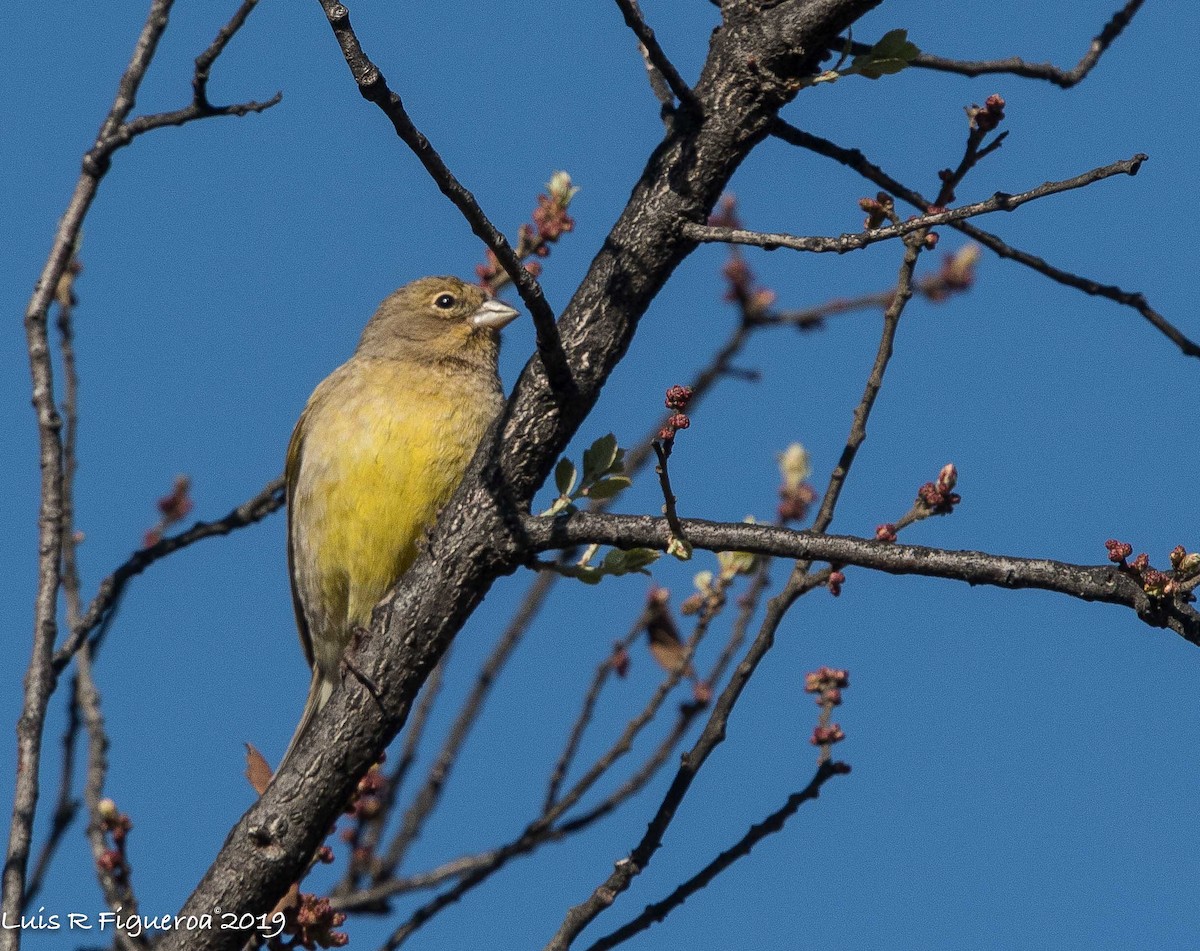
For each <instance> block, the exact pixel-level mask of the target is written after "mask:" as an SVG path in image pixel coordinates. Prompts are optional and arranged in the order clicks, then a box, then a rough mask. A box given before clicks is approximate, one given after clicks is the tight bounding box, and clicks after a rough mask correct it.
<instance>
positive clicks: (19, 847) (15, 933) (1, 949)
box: [0, 0, 265, 951]
mask: <svg viewBox="0 0 1200 951" xmlns="http://www.w3.org/2000/svg"><path fill="white" fill-rule="evenodd" d="M172 2H173V0H154V2H153V3H152V4H151V7H150V11H149V13H148V14H147V15H146V21H145V23H144V24H143V26H142V31H141V34H140V35H139V37H138V40H137V44H136V45H135V47H134V51H133V56H132V57H131V58H130V61H129V65H128V66H127V67H126V69H125V73H124V74H123V75H122V77H121V80H120V83H119V84H118V86H117V94H116V97H115V98H114V100H113V104H112V107H111V108H110V109H109V112H108V115H107V116H106V117H105V120H104V122H103V123H102V125H101V127H100V131H99V133H98V135H97V137H96V142H95V144H94V145H93V146H92V148H91V149H90V150H89V151H88V152H87V154H86V155H85V156H84V158H83V170H82V173H81V175H80V176H79V180H78V182H77V183H76V185H75V191H74V193H73V194H72V196H71V199H70V201H69V202H68V204H67V209H66V212H65V213H64V214H63V217H62V219H61V220H60V222H59V225H58V230H57V231H56V233H55V236H54V242H53V244H52V246H51V249H50V254H49V256H48V257H47V259H46V264H45V265H44V267H43V268H42V274H41V277H40V278H39V279H38V282H37V284H36V285H35V286H34V290H33V294H32V296H31V297H30V299H29V304H28V306H27V307H26V310H25V334H26V341H27V345H28V349H29V366H30V375H31V377H32V383H33V405H34V411H35V413H36V415H37V425H38V446H39V459H40V462H41V476H42V478H41V502H40V506H39V512H38V526H39V527H38V586H37V596H36V598H35V606H34V624H33V630H34V634H33V650H32V655H31V658H30V662H29V668H28V673H27V675H26V687H25V699H24V704H23V707H22V710H21V717H20V720H19V721H18V724H17V757H18V762H19V764H20V768H19V769H18V770H17V782H16V790H15V792H14V795H13V816H12V823H11V825H10V832H9V840H8V852H7V856H6V860H5V864H4V873H3V879H2V881H3V885H2V896H0V915H3V916H6V917H7V918H8V920H13V919H14V917H15V916H16V915H17V914H18V913H19V910H20V907H21V903H22V901H23V898H24V891H25V875H26V871H27V867H28V863H29V851H30V845H31V841H32V831H31V830H32V824H33V817H34V814H35V812H36V809H37V799H38V772H39V767H40V763H41V744H42V727H43V724H44V722H45V717H46V707H47V704H48V703H49V699H50V694H51V693H52V692H53V691H54V687H55V683H56V679H57V671H56V670H55V668H54V665H53V659H52V654H53V650H54V640H55V637H56V633H57V621H56V617H55V615H56V612H57V607H58V589H59V583H60V580H61V579H60V573H59V570H60V569H59V560H60V557H61V554H62V539H63V530H62V512H63V464H62V458H61V454H62V439H61V434H60V429H61V427H62V421H61V419H60V418H59V415H58V411H57V409H56V408H55V401H54V383H53V373H52V370H51V361H50V348H49V339H48V336H47V329H46V324H47V315H48V312H49V307H50V301H51V300H52V298H53V295H54V293H55V290H56V289H57V288H58V284H59V281H60V280H61V278H62V276H63V274H64V272H65V271H66V268H67V266H68V264H69V263H70V261H71V256H72V254H73V253H74V249H75V245H76V243H77V241H78V238H79V233H80V230H81V228H82V226H83V220H84V218H85V217H86V216H87V213H88V209H89V208H90V207H91V204H92V201H93V200H94V198H95V196H96V191H97V189H98V187H99V184H100V180H101V179H102V178H103V177H104V174H105V172H106V171H107V170H108V167H109V165H110V164H111V161H112V155H113V153H114V152H115V151H117V149H119V148H121V147H122V146H124V145H127V144H128V143H129V142H130V141H132V140H133V139H134V138H135V137H136V136H137V135H139V134H140V133H141V132H144V131H148V129H149V128H155V127H156V126H154V125H153V124H146V123H142V124H140V125H139V124H138V123H139V122H140V120H134V121H133V122H127V121H126V119H127V117H128V116H129V113H130V112H131V111H132V110H133V107H134V104H135V101H136V98H137V92H138V89H139V87H140V86H141V83H142V79H143V77H144V76H145V75H146V70H147V69H148V68H149V66H150V61H151V60H152V59H153V58H154V53H155V50H156V49H157V48H158V42H159V40H160V39H161V38H162V34H163V31H164V30H165V29H166V27H167V20H168V16H169V14H170V10H171V6H172ZM243 19H244V18H243ZM219 52H220V50H217V51H216V52H215V53H214V54H213V59H216V56H217V55H218V54H219ZM210 65H211V64H210ZM263 108H265V106H264V107H263ZM185 111H186V110H185ZM190 118H202V116H199V115H197V116H194V117H192V116H189V117H188V118H187V119H183V120H182V121H188V120H189V119H190ZM176 124H177V123H176ZM20 940H21V939H20V932H19V930H11V929H5V930H3V931H2V932H0V951H9V949H15V948H17V947H18V946H19V944H20Z"/></svg>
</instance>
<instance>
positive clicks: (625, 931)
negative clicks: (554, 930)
mask: <svg viewBox="0 0 1200 951" xmlns="http://www.w3.org/2000/svg"><path fill="white" fill-rule="evenodd" d="M846 772H848V769H847V767H846V766H845V765H844V764H842V763H834V762H831V761H826V762H824V763H822V764H821V765H820V766H819V767H818V768H817V772H816V774H815V775H814V776H813V778H812V779H811V780H810V781H809V784H808V785H807V786H805V787H804V788H803V789H801V790H800V791H799V792H794V793H792V794H791V795H790V796H789V797H788V799H787V802H785V803H784V804H783V805H782V806H781V807H780V808H779V809H777V810H776V811H775V812H773V813H771V814H770V815H769V816H767V817H766V818H765V819H763V820H762V822H759V823H756V824H755V825H753V826H751V827H750V830H749V831H748V832H747V833H746V834H745V835H744V836H742V837H741V838H740V839H739V840H738V841H737V842H736V843H734V844H733V845H731V846H730V847H729V848H728V849H726V850H725V851H724V852H722V853H721V854H720V855H718V856H717V857H716V858H715V859H713V860H712V861H711V862H709V863H708V864H707V865H706V866H704V868H702V869H701V870H700V871H699V872H697V873H696V874H695V875H693V876H692V877H691V878H689V879H688V880H687V881H685V882H684V883H683V884H681V885H680V886H679V887H678V888H676V889H675V890H674V891H672V892H671V894H670V895H668V896H667V897H666V898H664V899H663V900H662V901H658V902H654V903H653V904H651V905H647V906H646V908H645V909H644V910H643V911H642V913H641V914H640V915H638V916H637V917H635V918H633V919H631V920H630V921H628V922H626V923H625V924H623V925H622V926H621V927H620V928H617V929H616V930H615V931H612V932H610V933H608V934H606V935H605V936H604V937H602V938H600V939H599V940H598V941H596V942H594V943H593V944H592V945H590V946H589V947H588V949H587V951H608V949H609V948H615V947H616V946H617V945H619V944H623V943H624V942H626V941H628V940H629V939H630V938H632V937H633V936H634V935H635V934H639V933H641V932H643V931H645V930H646V929H647V928H649V927H650V926H651V925H653V924H658V923H661V922H663V921H665V920H666V917H667V915H669V914H670V913H671V912H672V911H674V910H675V909H676V908H678V907H679V906H680V905H682V904H683V903H684V902H685V901H687V900H688V899H689V898H691V897H692V895H694V894H696V892H698V891H700V890H701V889H702V888H704V887H706V886H707V885H708V884H709V883H710V882H711V881H712V880H713V879H714V878H716V877H717V876H718V875H720V874H721V873H722V872H724V871H725V870H726V869H727V868H729V867H730V866H731V865H733V863H734V862H736V861H738V859H743V858H745V857H746V856H747V855H749V854H750V850H751V849H753V848H754V846H756V845H757V844H758V843H759V842H761V841H762V840H763V839H765V838H766V837H767V836H769V835H774V834H775V833H776V832H779V831H781V830H782V829H783V827H784V824H785V823H786V822H787V821H788V819H790V818H791V817H792V816H794V815H795V814H796V813H797V812H798V811H799V810H800V807H801V806H802V805H804V804H805V803H806V802H811V801H812V800H814V799H817V798H818V797H819V796H820V795H821V787H822V786H824V785H825V784H826V783H827V782H828V781H829V780H830V779H832V778H833V777H834V776H840V775H844V774H845V773H846Z"/></svg>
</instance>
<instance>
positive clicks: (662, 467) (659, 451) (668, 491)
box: [654, 439, 687, 547]
mask: <svg viewBox="0 0 1200 951" xmlns="http://www.w3.org/2000/svg"><path fill="white" fill-rule="evenodd" d="M673 444H674V441H673V440H662V439H656V440H654V454H655V455H656V456H657V457H658V465H657V466H656V467H655V469H654V471H655V472H656V473H658V484H659V487H660V488H661V489H662V494H663V508H662V511H663V515H664V516H665V517H666V519H667V524H668V525H669V526H670V527H671V540H672V542H674V543H675V544H676V545H683V546H685V547H686V546H687V537H686V536H685V535H684V534H683V527H682V526H681V525H680V524H679V512H678V510H677V509H676V507H675V505H676V501H677V500H676V498H675V492H674V490H673V489H672V488H671V473H670V470H669V469H668V468H667V460H668V459H670V458H671V446H672V445H673Z"/></svg>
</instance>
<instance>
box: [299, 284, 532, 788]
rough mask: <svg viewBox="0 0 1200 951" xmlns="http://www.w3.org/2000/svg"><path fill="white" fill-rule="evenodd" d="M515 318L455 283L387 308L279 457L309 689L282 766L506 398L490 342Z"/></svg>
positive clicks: (415, 291)
mask: <svg viewBox="0 0 1200 951" xmlns="http://www.w3.org/2000/svg"><path fill="white" fill-rule="evenodd" d="M516 316H517V312H516V311H515V310H513V309H512V308H511V307H508V306H506V305H505V304H502V303H500V302H499V301H497V300H493V299H492V298H490V297H489V296H488V294H487V292H486V291H484V290H482V289H480V288H479V287H476V286H474V285H471V284H467V283H466V282H464V281H460V280H459V279H458V278H455V277H423V278H421V279H419V280H416V281H413V282H412V283H411V284H407V285H405V286H404V287H402V288H400V289H399V290H398V291H395V292H394V293H392V294H391V295H390V296H389V297H387V298H386V299H385V300H384V302H383V303H382V304H380V305H379V309H378V310H377V311H376V312H375V316H373V317H372V318H371V320H370V321H369V322H368V323H367V326H366V329H365V330H364V331H363V334H362V338H361V339H360V340H359V342H358V348H357V349H356V350H355V351H354V355H353V356H352V357H351V358H350V359H349V360H348V361H347V362H346V363H344V364H342V366H340V367H339V368H338V369H336V370H334V371H333V373H331V374H330V375H329V376H328V377H327V378H326V379H325V380H324V381H323V382H322V383H321V384H320V385H319V386H318V387H317V388H316V389H315V390H314V391H313V394H312V396H311V397H309V400H308V405H307V406H305V408H304V412H303V413H302V414H301V416H300V420H299V422H297V423H296V429H295V431H294V432H293V433H292V440H291V443H290V444H289V445H288V452H287V466H286V469H285V472H284V475H285V478H286V481H287V506H288V571H289V574H290V576H291V581H292V600H293V602H294V604H295V609H296V624H297V626H298V627H299V629H300V643H301V644H302V646H303V647H304V654H305V657H306V658H307V659H308V662H309V665H310V666H311V667H312V685H311V686H310V687H309V691H308V701H307V702H306V703H305V705H304V713H303V714H302V715H301V717H300V724H299V726H297V727H296V733H295V735H294V736H293V737H292V741H291V743H290V744H289V745H288V749H287V752H286V753H284V756H283V762H281V763H280V769H282V768H283V763H286V762H287V759H288V757H289V755H290V754H291V752H292V750H293V749H294V748H295V746H296V743H297V742H298V741H299V739H300V737H301V736H303V735H304V732H305V731H306V730H307V729H308V727H309V725H310V724H311V722H312V719H313V717H314V716H315V715H316V713H317V711H318V710H320V709H321V708H322V707H323V706H324V705H325V703H326V701H328V699H329V696H330V694H332V693H333V689H334V686H335V685H336V684H337V683H338V681H339V676H340V675H339V667H340V665H341V660H342V654H343V653H344V651H345V650H346V645H347V644H349V642H350V639H351V637H352V636H353V633H354V630H355V628H356V627H359V626H365V625H367V624H368V623H369V621H370V619H371V610H372V609H373V608H374V607H375V605H376V604H377V603H378V602H379V600H380V599H381V598H382V597H383V595H384V594H385V593H387V591H388V589H389V588H391V587H392V585H393V584H395V582H396V580H397V579H398V578H399V577H400V576H401V575H402V574H404V572H405V571H407V570H408V568H409V566H410V565H411V564H412V563H413V560H414V559H415V558H416V556H417V543H418V541H419V540H420V539H421V537H422V535H423V534H424V532H425V530H426V529H427V528H428V527H429V526H430V525H432V524H433V521H434V519H435V518H436V516H437V513H438V510H439V509H440V508H441V507H442V506H443V505H445V504H446V502H447V501H449V499H450V496H451V495H452V494H453V493H454V490H455V489H456V488H457V487H458V484H459V482H461V481H462V477H463V474H464V472H465V471H466V468H467V465H468V464H469V463H470V461H471V457H472V456H473V455H474V454H475V449H476V448H477V447H478V445H479V440H480V439H481V438H482V437H483V434H484V432H485V431H486V430H487V428H488V426H489V425H490V424H491V423H492V421H493V420H494V419H495V418H496V416H497V415H498V414H499V413H500V410H501V407H502V406H503V405H504V395H503V393H502V391H501V389H500V378H499V376H498V374H497V370H496V361H497V357H498V356H499V352H500V336H499V331H500V329H501V328H502V327H504V326H505V325H507V324H508V323H509V322H510V321H512V320H513V318H515V317H516Z"/></svg>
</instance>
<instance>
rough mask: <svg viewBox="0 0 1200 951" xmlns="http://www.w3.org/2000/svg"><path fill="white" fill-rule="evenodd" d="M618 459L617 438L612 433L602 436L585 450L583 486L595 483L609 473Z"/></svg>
mask: <svg viewBox="0 0 1200 951" xmlns="http://www.w3.org/2000/svg"><path fill="white" fill-rule="evenodd" d="M616 458H617V437H616V436H614V435H613V434H612V433H609V434H608V435H607V436H601V437H600V438H599V439H597V440H596V441H595V442H594V443H592V444H591V446H589V447H588V448H587V449H585V450H583V484H584V485H588V484H590V483H592V482H595V481H596V480H597V479H598V478H600V476H602V475H604V474H605V473H606V472H608V470H609V467H610V466H611V465H612V464H613V462H614V461H616Z"/></svg>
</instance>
